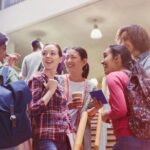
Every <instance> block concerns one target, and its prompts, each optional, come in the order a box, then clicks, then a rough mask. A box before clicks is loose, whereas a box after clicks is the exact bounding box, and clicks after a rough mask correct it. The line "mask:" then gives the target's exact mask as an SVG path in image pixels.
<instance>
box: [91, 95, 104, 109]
mask: <svg viewBox="0 0 150 150" xmlns="http://www.w3.org/2000/svg"><path fill="white" fill-rule="evenodd" d="M93 106H94V107H95V108H96V109H100V108H102V107H103V104H102V103H101V102H100V101H99V100H97V99H96V98H95V97H94V98H93Z"/></svg>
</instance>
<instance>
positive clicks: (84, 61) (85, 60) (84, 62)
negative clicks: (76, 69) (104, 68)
mask: <svg viewBox="0 0 150 150" xmlns="http://www.w3.org/2000/svg"><path fill="white" fill-rule="evenodd" d="M82 62H83V66H84V65H86V64H87V58H84V59H83V60H82Z"/></svg>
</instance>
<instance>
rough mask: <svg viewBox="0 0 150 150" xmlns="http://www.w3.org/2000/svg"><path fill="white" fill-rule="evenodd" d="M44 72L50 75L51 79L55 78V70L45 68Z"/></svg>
mask: <svg viewBox="0 0 150 150" xmlns="http://www.w3.org/2000/svg"><path fill="white" fill-rule="evenodd" d="M43 72H44V74H46V75H47V76H48V78H49V79H53V78H54V76H55V74H56V71H55V70H47V69H44V70H43Z"/></svg>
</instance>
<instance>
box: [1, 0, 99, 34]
mask: <svg viewBox="0 0 150 150" xmlns="http://www.w3.org/2000/svg"><path fill="white" fill-rule="evenodd" d="M95 1H98V0H25V1H23V2H21V3H18V4H16V5H13V6H11V7H8V8H6V9H4V10H2V11H0V22H1V23H0V32H5V33H10V32H12V31H15V30H18V29H21V28H23V27H26V26H29V25H31V24H34V23H37V22H39V21H43V20H46V19H48V18H50V17H54V16H56V15H60V14H62V13H65V12H68V11H70V10H73V9H76V8H79V7H81V6H84V5H87V4H90V3H93V2H95Z"/></svg>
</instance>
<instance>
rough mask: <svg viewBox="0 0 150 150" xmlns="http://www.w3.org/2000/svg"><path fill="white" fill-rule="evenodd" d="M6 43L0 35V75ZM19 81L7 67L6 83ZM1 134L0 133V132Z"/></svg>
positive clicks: (4, 37) (11, 148)
mask: <svg viewBox="0 0 150 150" xmlns="http://www.w3.org/2000/svg"><path fill="white" fill-rule="evenodd" d="M7 42H8V37H7V36H6V35H5V34H4V33H0V75H1V73H2V69H3V66H4V59H5V57H6V54H7V53H6V51H7ZM18 79H19V77H18V74H17V72H16V71H15V70H14V69H13V68H11V67H9V70H8V76H7V78H6V83H10V82H14V81H17V80H18ZM0 132H1V131H0ZM15 149H16V148H15V147H10V148H6V149H1V150H15Z"/></svg>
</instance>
